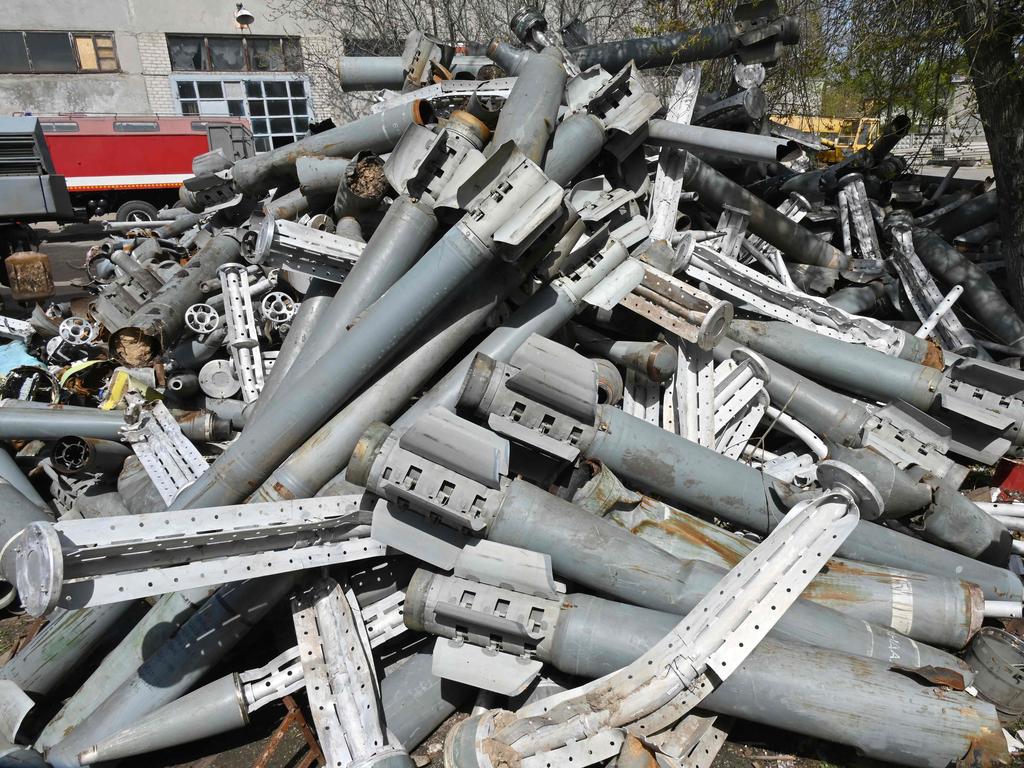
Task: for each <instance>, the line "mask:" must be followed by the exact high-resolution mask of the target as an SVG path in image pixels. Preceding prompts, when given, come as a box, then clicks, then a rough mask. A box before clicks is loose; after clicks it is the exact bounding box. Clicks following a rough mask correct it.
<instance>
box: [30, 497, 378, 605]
mask: <svg viewBox="0 0 1024 768" xmlns="http://www.w3.org/2000/svg"><path fill="white" fill-rule="evenodd" d="M361 498H362V496H361V494H357V495H351V496H334V497H331V496H326V497H322V498H317V499H306V500H300V501H284V502H268V503H263V504H241V505H237V506H227V507H208V508H203V509H194V510H182V511H176V512H149V513H145V514H141V515H123V516H114V517H102V518H96V519H85V520H67V521H63V522H59V523H47V522H39V523H33V524H32V525H31V526H29V528H28V529H26V534H25V536H23V537H22V539H21V540H19V542H18V546H17V548H16V553H17V574H18V583H19V584H21V585H22V588H21V590H20V591H21V595H22V599H23V601H24V604H25V608H26V610H28V611H29V612H30V613H32V614H33V615H42V614H44V613H47V612H49V611H51V610H52V609H53V608H54V607H56V606H57V605H60V606H61V607H62V608H84V607H89V606H94V605H104V604H106V603H113V602H121V601H124V600H133V599H137V598H141V597H150V596H152V595H160V594H163V593H165V592H177V591H181V590H185V589H193V588H196V587H204V586H209V585H216V584H223V583H226V582H231V581H241V580H243V579H250V578H256V577H258V576H267V575H272V574H275V573H286V572H289V571H297V570H301V569H305V568H315V567H319V566H326V565H332V564H335V563H346V562H353V561H357V560H365V559H367V558H370V557H380V556H382V555H384V554H385V552H386V547H385V546H384V545H383V544H381V543H379V542H377V541H374V540H373V539H371V538H367V537H362V538H355V537H353V533H352V532H353V528H354V527H355V525H356V524H357V522H358V521H357V519H356V518H355V514H356V513H357V512H358V511H359V504H360V500H361Z"/></svg>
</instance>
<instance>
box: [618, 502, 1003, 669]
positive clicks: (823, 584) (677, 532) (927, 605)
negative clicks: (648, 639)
mask: <svg viewBox="0 0 1024 768" xmlns="http://www.w3.org/2000/svg"><path fill="white" fill-rule="evenodd" d="M641 504H642V505H643V507H644V508H645V509H650V510H651V511H652V512H653V511H662V510H664V512H666V513H667V514H665V516H664V519H658V518H655V517H654V516H653V515H652V517H651V518H650V519H644V520H641V521H640V522H639V524H637V525H636V526H635V527H633V528H632V532H633V533H634V534H635V535H637V536H639V537H640V538H642V539H644V540H645V541H649V542H651V543H652V544H654V545H655V546H657V547H659V548H660V549H664V550H665V551H666V552H669V553H670V554H672V555H674V556H675V557H678V558H679V559H681V560H687V559H696V560H703V561H704V562H708V563H712V564H714V565H718V566H721V567H724V568H732V567H733V566H735V565H736V564H737V563H739V561H740V560H741V559H742V558H743V557H745V556H746V555H747V554H748V553H749V552H750V551H751V550H752V549H753V548H754V546H755V545H754V542H752V541H750V540H749V539H745V538H743V537H742V536H740V535H738V534H735V533H732V532H730V531H726V530H724V529H723V528H720V527H718V526H716V525H713V524H711V523H707V522H705V521H703V520H701V519H700V518H698V517H694V516H693V515H688V514H686V513H685V512H682V511H680V510H677V509H673V508H672V507H667V505H661V504H660V503H659V502H656V501H654V500H653V499H649V498H644V500H643V501H642V502H641ZM800 596H801V597H803V598H804V599H806V600H809V601H811V602H812V603H817V604H818V605H824V606H827V607H829V608H832V609H833V610H836V611H839V612H840V613H842V614H845V615H847V616H852V617H854V618H858V619H862V620H864V621H868V622H871V623H873V624H878V625H880V626H883V627H890V628H891V629H895V630H896V631H897V632H902V633H903V634H905V635H907V636H908V637H910V638H913V639H914V640H919V641H920V642H922V643H928V644H930V645H936V646H939V647H942V648H953V649H960V648H963V647H964V646H965V645H966V644H967V642H968V641H969V640H970V639H971V637H972V636H973V635H974V633H975V632H977V630H978V629H979V628H980V627H981V620H982V609H983V606H984V596H983V595H982V592H981V589H980V588H979V587H977V586H975V585H973V584H968V583H967V582H965V581H960V580H959V579H951V578H944V577H939V576H931V575H928V574H923V573H914V572H911V571H903V570H898V569H895V568H887V567H885V566H880V565H868V564H866V563H856V562H853V561H852V560H843V559H839V558H833V559H832V560H830V561H829V562H828V565H827V566H826V567H825V568H823V569H822V571H821V573H819V574H818V575H817V576H815V577H814V581H812V582H811V583H810V585H809V586H808V587H807V588H806V589H805V590H804V591H803V592H802V593H801V595H800Z"/></svg>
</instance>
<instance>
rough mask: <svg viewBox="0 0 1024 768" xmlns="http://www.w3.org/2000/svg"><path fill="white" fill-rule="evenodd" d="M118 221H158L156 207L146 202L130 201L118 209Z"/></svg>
mask: <svg viewBox="0 0 1024 768" xmlns="http://www.w3.org/2000/svg"><path fill="white" fill-rule="evenodd" d="M116 218H117V220H118V221H156V206H155V205H153V204H152V203H147V202H146V201H145V200H129V201H128V202H127V203H124V204H123V205H122V206H121V207H120V208H118V209H117V215H116Z"/></svg>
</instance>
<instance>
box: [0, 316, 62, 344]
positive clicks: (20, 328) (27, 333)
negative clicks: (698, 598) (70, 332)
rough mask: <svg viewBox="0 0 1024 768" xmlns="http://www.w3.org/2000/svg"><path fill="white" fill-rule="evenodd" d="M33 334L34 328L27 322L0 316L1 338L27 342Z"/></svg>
mask: <svg viewBox="0 0 1024 768" xmlns="http://www.w3.org/2000/svg"><path fill="white" fill-rule="evenodd" d="M61 325H63V323H61ZM35 332H36V331H35V328H33V327H32V323H30V322H29V321H28V320H18V319H16V318H13V317H6V316H5V315H0V337H2V338H5V339H12V340H14V341H24V342H27V341H28V340H29V339H31V338H32V334H34V333H35Z"/></svg>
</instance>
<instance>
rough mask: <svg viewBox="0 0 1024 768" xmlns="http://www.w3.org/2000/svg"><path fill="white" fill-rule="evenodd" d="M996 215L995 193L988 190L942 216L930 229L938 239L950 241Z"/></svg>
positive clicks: (997, 209) (997, 208)
mask: <svg viewBox="0 0 1024 768" xmlns="http://www.w3.org/2000/svg"><path fill="white" fill-rule="evenodd" d="M998 213H999V201H998V199H997V196H996V191H995V189H990V190H989V191H988V192H985V193H984V194H981V195H978V196H977V197H974V198H972V199H970V200H968V201H967V202H966V203H964V204H963V205H961V206H958V207H957V208H956V209H955V210H952V211H950V212H949V213H947V214H946V215H945V216H942V217H941V218H939V220H938V221H936V222H935V223H934V224H933V225H932V226H931V227H930V229H931V230H932V232H934V233H935V234H937V235H938V236H939V237H942V238H944V239H946V240H947V241H952V240H953V238H955V237H956V236H957V235H962V234H963V233H964V232H966V231H968V230H969V229H974V228H975V227H980V226H981V225H982V224H984V223H985V222H987V221H991V220H992V219H994V218H995V217H996V216H997V215H998Z"/></svg>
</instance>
